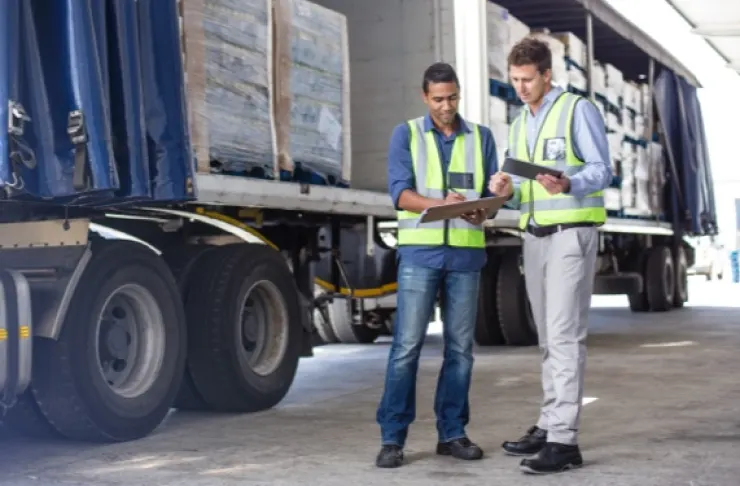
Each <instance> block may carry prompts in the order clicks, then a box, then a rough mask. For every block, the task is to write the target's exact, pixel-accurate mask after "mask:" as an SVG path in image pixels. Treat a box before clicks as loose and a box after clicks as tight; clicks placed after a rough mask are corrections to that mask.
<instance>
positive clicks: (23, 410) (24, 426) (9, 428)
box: [2, 389, 62, 439]
mask: <svg viewBox="0 0 740 486" xmlns="http://www.w3.org/2000/svg"><path fill="white" fill-rule="evenodd" d="M2 426H3V428H4V429H5V430H4V432H5V434H6V435H7V436H8V437H29V438H33V439H60V438H62V436H61V435H60V434H59V432H57V430H56V429H55V428H54V427H52V426H51V424H50V423H49V421H48V420H46V417H44V414H43V413H41V410H40V409H39V406H38V404H37V403H36V399H35V398H34V397H33V393H32V392H31V390H30V389H28V390H26V391H25V393H23V394H22V395H21V396H19V397H18V401H17V402H16V403H15V405H13V406H12V407H11V408H10V409H9V410H8V411H7V413H6V414H5V417H3V419H2Z"/></svg>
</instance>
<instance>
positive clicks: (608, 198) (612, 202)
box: [604, 187, 622, 211]
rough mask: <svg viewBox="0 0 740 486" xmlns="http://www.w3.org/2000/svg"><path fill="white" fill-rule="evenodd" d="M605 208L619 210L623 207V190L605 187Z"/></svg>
mask: <svg viewBox="0 0 740 486" xmlns="http://www.w3.org/2000/svg"><path fill="white" fill-rule="evenodd" d="M604 208H605V209H606V210H607V211H619V210H620V209H622V192H621V190H619V189H617V188H615V187H608V188H606V189H604Z"/></svg>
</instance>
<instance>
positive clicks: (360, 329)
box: [329, 297, 380, 344]
mask: <svg viewBox="0 0 740 486" xmlns="http://www.w3.org/2000/svg"><path fill="white" fill-rule="evenodd" d="M352 305H353V302H352V299H350V298H343V297H335V298H334V300H332V301H331V302H330V303H329V322H330V324H331V327H332V329H333V330H334V335H335V336H336V337H337V339H338V340H339V342H340V343H345V344H372V343H374V342H375V340H376V339H378V336H380V329H373V328H371V327H369V326H367V325H366V324H364V323H363V324H362V325H357V324H355V323H354V322H353V321H354V319H353V312H352Z"/></svg>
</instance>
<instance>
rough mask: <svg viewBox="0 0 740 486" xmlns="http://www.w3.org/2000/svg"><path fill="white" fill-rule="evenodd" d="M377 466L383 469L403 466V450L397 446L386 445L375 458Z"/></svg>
mask: <svg viewBox="0 0 740 486" xmlns="http://www.w3.org/2000/svg"><path fill="white" fill-rule="evenodd" d="M375 465H376V466H378V467H382V468H394V467H400V466H402V465H403V449H401V448H400V447H399V446H397V445H393V444H389V445H384V446H383V447H381V448H380V452H378V457H376V458H375Z"/></svg>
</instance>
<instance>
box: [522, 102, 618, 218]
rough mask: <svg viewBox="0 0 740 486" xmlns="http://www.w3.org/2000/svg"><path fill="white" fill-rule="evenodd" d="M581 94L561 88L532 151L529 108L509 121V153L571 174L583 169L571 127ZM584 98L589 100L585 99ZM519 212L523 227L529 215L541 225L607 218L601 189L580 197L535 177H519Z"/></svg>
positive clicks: (568, 174)
mask: <svg viewBox="0 0 740 486" xmlns="http://www.w3.org/2000/svg"><path fill="white" fill-rule="evenodd" d="M580 99H582V98H581V97H580V96H578V95H575V94H573V93H569V92H563V93H562V94H561V95H560V96H558V98H557V99H556V100H555V102H554V103H553V104H552V105H551V107H550V110H549V111H548V113H547V115H546V116H545V120H544V122H543V123H542V127H541V128H540V133H539V134H538V136H537V141H536V143H535V146H534V152H533V153H531V154H530V153H529V146H528V143H527V116H528V113H527V112H528V110H527V109H523V110H522V112H521V114H520V115H519V116H518V117H517V118H516V120H515V121H514V123H512V124H511V128H510V130H509V147H510V149H509V153H510V154H511V156H512V157H515V158H517V159H521V160H527V161H529V162H533V163H535V164H539V165H543V166H546V167H551V168H554V169H558V170H561V171H563V172H564V173H565V175H567V176H573V175H574V174H577V173H578V172H580V171H581V170H583V167H584V162H583V160H581V159H579V158H578V156H577V155H576V153H575V150H574V148H573V139H572V137H571V129H572V124H573V113H574V111H575V106H576V103H577V102H578V100H580ZM586 102H589V103H590V101H588V100H586ZM520 188H521V216H520V218H519V227H520V228H521V229H525V228H526V227H527V224H528V222H529V218H530V217H531V218H532V220H533V221H534V222H535V223H536V224H538V225H540V226H548V225H553V224H566V223H585V222H591V223H595V224H602V223H604V221H606V210H605V209H604V195H603V191H597V192H594V193H591V194H588V195H586V196H585V197H582V198H576V197H573V196H571V195H569V194H556V195H554V196H552V195H550V194H549V193H548V192H547V191H546V190H545V188H544V187H543V186H542V184H540V183H539V182H537V181H529V180H523V181H521V185H520Z"/></svg>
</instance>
